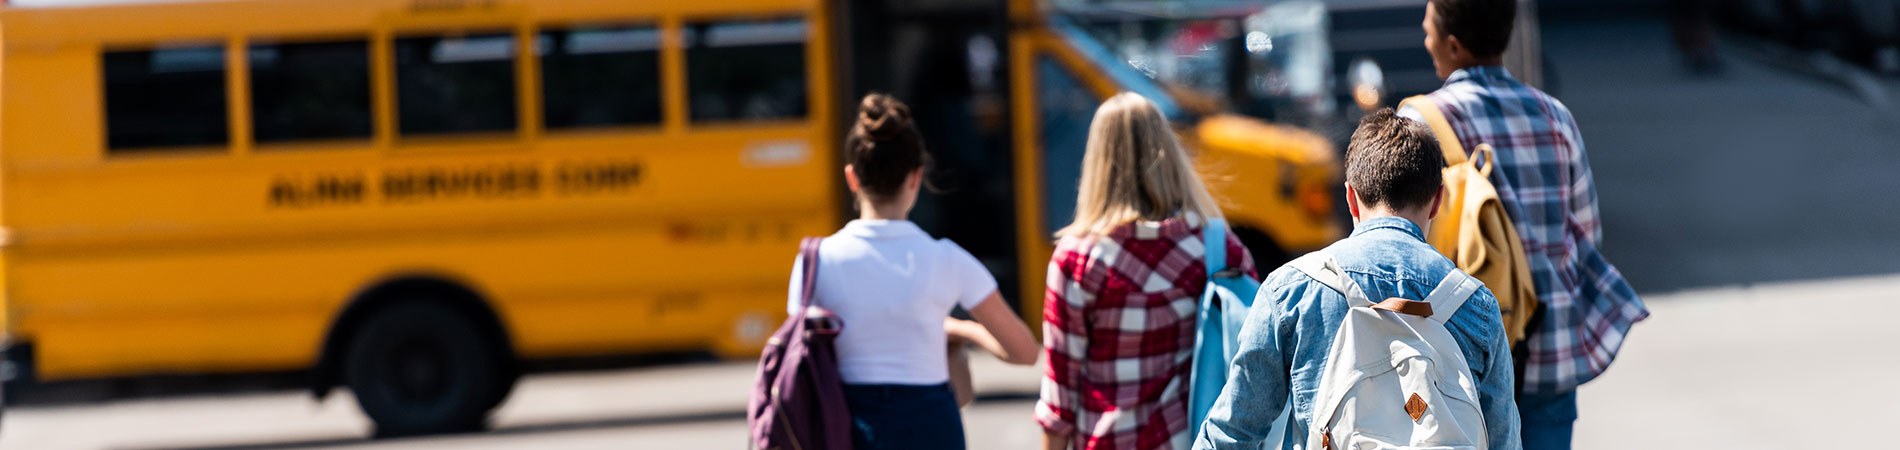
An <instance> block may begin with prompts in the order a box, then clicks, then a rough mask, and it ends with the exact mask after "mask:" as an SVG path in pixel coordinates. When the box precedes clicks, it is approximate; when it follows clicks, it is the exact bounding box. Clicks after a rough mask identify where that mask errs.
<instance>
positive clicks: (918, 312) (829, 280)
mask: <svg viewBox="0 0 1900 450" xmlns="http://www.w3.org/2000/svg"><path fill="white" fill-rule="evenodd" d="M844 147H845V148H844V156H845V162H846V164H845V166H844V178H845V183H846V184H847V185H849V186H850V188H851V192H852V193H853V194H854V195H855V197H856V200H855V203H856V206H857V210H858V212H859V217H858V219H857V220H853V221H851V222H850V223H847V224H845V226H844V228H843V229H840V230H838V232H837V233H835V234H832V235H831V236H829V237H826V238H825V240H824V241H823V243H821V244H820V245H819V248H818V255H819V257H818V265H819V267H818V271H817V272H818V275H817V279H816V281H815V282H814V283H815V284H814V289H815V291H814V298H815V300H814V302H815V303H816V304H818V305H822V306H823V307H824V308H826V309H829V310H830V311H831V313H832V314H834V315H836V316H837V317H838V318H840V319H842V321H843V322H844V324H845V328H844V331H842V332H840V333H839V334H838V338H837V340H836V341H835V347H836V349H837V355H838V372H839V376H840V377H841V378H843V380H844V384H845V386H844V394H845V402H846V404H848V405H849V406H850V409H851V425H852V436H851V442H852V446H853V447H854V448H856V449H858V450H866V449H961V448H964V436H963V421H962V417H961V415H960V414H959V412H958V405H957V398H956V394H955V393H954V392H953V390H952V388H951V386H950V384H949V382H950V373H949V368H948V363H947V360H946V358H947V353H946V352H947V349H948V344H949V342H951V341H952V340H954V341H960V342H969V343H973V344H976V345H977V346H979V347H982V348H983V349H984V350H986V351H989V352H990V353H994V354H996V355H997V356H998V357H999V358H1001V359H1002V360H1003V361H1005V362H1008V363H1010V364H1016V365H1029V364H1034V363H1035V362H1036V358H1037V357H1038V356H1039V354H1040V352H1041V348H1040V347H1039V346H1037V344H1036V340H1035V337H1034V336H1033V335H1032V334H1031V333H1030V331H1029V327H1028V326H1027V325H1025V324H1024V323H1023V321H1022V319H1020V318H1018V317H1017V315H1016V312H1015V311H1013V310H1011V309H1010V306H1009V304H1008V303H1007V302H1006V301H1004V300H1003V297H1002V294H1001V293H1000V292H998V291H997V289H996V279H995V278H993V277H991V276H990V273H989V270H988V269H986V268H984V267H983V265H982V263H979V262H977V260H976V258H975V257H973V256H970V253H969V252H967V251H964V250H963V248H962V247H958V246H957V244H956V243H953V242H950V241H949V240H944V239H932V238H931V237H930V235H929V234H926V233H924V231H923V229H920V228H918V227H917V225H916V224H913V223H911V222H910V221H909V220H907V219H906V218H907V217H908V216H909V214H910V210H911V207H912V206H914V205H915V204H916V202H917V193H918V191H919V190H921V189H923V188H924V185H925V183H924V168H925V167H927V166H929V165H930V155H929V154H928V153H926V152H925V151H924V140H923V136H922V135H921V134H919V133H918V132H917V129H916V127H915V126H914V125H913V123H912V121H911V116H910V108H908V107H906V106H904V104H903V103H902V102H899V101H897V99H894V98H891V97H890V96H888V95H884V94H879V93H873V94H870V95H867V96H865V97H864V100H863V101H862V102H860V103H859V105H858V117H857V121H856V123H854V124H852V126H851V130H850V131H849V132H848V133H847V134H846V136H845V140H844ZM803 265H804V261H803V259H802V258H801V259H799V260H798V261H797V262H795V263H794V264H793V268H792V277H793V283H792V284H793V285H794V286H795V288H796V285H797V284H798V283H797V281H798V279H799V278H801V275H802V269H803ZM791 297H792V298H793V299H794V300H793V301H792V303H791V304H790V306H789V307H790V308H793V309H796V308H798V307H799V304H798V301H797V300H796V298H797V297H798V296H797V295H796V293H794V295H792V296H791ZM958 306H962V307H963V308H964V309H965V310H968V311H969V312H970V316H971V317H974V318H975V319H976V320H975V321H968V320H959V319H954V318H951V317H950V311H951V310H952V309H954V308H955V307H958Z"/></svg>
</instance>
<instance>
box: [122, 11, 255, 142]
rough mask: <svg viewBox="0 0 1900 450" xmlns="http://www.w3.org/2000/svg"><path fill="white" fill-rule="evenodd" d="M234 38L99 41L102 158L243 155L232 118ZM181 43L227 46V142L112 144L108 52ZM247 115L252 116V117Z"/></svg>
mask: <svg viewBox="0 0 1900 450" xmlns="http://www.w3.org/2000/svg"><path fill="white" fill-rule="evenodd" d="M234 39H235V37H233V36H205V37H181V38H174V39H164V40H150V41H130V42H101V43H99V45H98V46H97V47H95V49H96V51H94V52H93V53H94V54H95V55H96V56H95V57H94V58H93V60H94V61H96V62H97V64H98V66H96V67H97V68H98V70H97V72H96V73H97V74H98V77H99V78H98V80H99V82H98V86H99V87H98V90H99V107H98V109H99V156H100V159H101V160H103V161H107V162H114V161H145V160H172V159H210V158H213V157H231V156H237V155H239V154H240V152H239V150H238V142H239V140H238V137H239V136H238V135H237V134H236V133H237V129H236V128H234V127H233V126H232V125H233V124H232V121H234V120H236V118H237V114H236V112H235V111H231V102H232V101H233V99H232V98H231V95H232V89H233V86H232V85H231V84H232V83H233V82H234V81H235V80H234V79H233V77H234V76H235V75H234V72H237V69H236V67H233V66H232V64H233V63H234V62H233V61H232V60H231V58H232V53H233V50H232V48H234V47H233V40H234ZM177 47H220V48H221V49H222V50H223V52H222V53H223V55H224V70H223V71H222V74H223V75H224V102H225V111H224V119H225V125H224V126H225V129H224V133H225V136H224V144H223V145H173V146H163V145H161V146H150V147H124V148H117V149H115V148H114V147H112V120H111V119H112V113H111V110H110V108H109V105H110V100H108V99H107V97H108V96H109V92H107V89H106V87H107V80H106V67H105V58H106V54H108V53H115V52H138V51H146V52H149V51H157V50H160V49H164V48H177ZM244 81H246V82H248V81H249V80H244ZM246 98H247V100H246V101H249V100H248V97H246ZM246 118H247V119H248V117H246ZM245 133H249V130H245ZM114 150H120V151H119V152H115V151H114Z"/></svg>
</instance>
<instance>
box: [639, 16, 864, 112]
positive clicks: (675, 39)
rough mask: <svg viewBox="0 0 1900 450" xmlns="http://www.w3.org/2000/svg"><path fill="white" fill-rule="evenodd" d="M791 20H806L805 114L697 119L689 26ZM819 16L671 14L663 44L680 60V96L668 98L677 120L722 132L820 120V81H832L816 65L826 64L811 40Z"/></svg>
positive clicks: (677, 65) (677, 70)
mask: <svg viewBox="0 0 1900 450" xmlns="http://www.w3.org/2000/svg"><path fill="white" fill-rule="evenodd" d="M789 20H797V21H800V22H803V23H804V26H805V38H804V40H803V41H802V42H800V45H801V46H802V47H803V48H804V53H803V55H802V56H803V57H804V60H805V61H804V63H803V65H804V73H805V114H804V115H803V116H802V117H797V118H774V119H763V120H747V119H719V120H710V121H694V120H693V117H692V114H693V112H692V104H691V103H692V98H691V94H692V87H691V86H690V85H689V84H690V82H691V80H692V74H691V73H688V72H687V71H688V70H689V69H690V67H688V62H687V51H688V50H691V48H689V47H688V46H687V45H686V29H687V26H688V25H701V24H719V23H733V22H756V23H767V22H781V21H789ZM818 20H819V19H816V18H814V15H813V14H811V13H810V12H808V11H800V10H788V11H777V12H758V13H747V14H716V13H715V14H682V15H677V16H674V17H672V18H671V20H670V22H669V26H670V31H668V32H667V33H668V34H667V38H666V41H665V43H664V44H662V45H663V46H665V47H668V48H670V49H672V50H673V52H674V53H675V54H677V58H678V60H677V61H675V62H676V63H677V64H676V66H675V67H673V68H672V70H675V71H676V73H675V74H674V75H675V76H677V77H678V78H679V83H678V86H677V88H678V95H679V97H678V98H676V99H675V98H668V99H666V100H667V101H669V102H672V104H674V105H677V109H678V110H679V111H678V113H679V115H678V120H679V122H680V126H681V127H682V128H683V129H684V130H690V131H692V132H703V133H720V132H730V131H743V130H748V129H756V128H765V127H780V126H795V125H796V126H806V125H809V124H811V123H813V122H815V121H818V120H819V119H820V118H818V117H815V116H816V115H817V114H820V111H821V110H820V108H819V106H820V104H821V103H823V102H824V101H825V100H826V99H821V98H818V96H817V94H816V93H818V92H821V91H820V90H819V89H818V88H819V87H820V86H819V83H826V82H828V81H832V80H821V79H819V78H820V77H821V76H822V75H826V73H824V72H820V71H819V68H818V67H817V66H818V65H819V64H824V63H825V61H820V60H819V59H820V55H819V54H818V53H817V51H818V49H816V48H815V47H817V45H813V43H812V41H814V40H818V39H819V38H820V34H819V33H821V32H822V30H817V29H815V27H817V26H820V25H817V24H815V22H817V21H818ZM823 25H825V26H829V25H831V22H830V21H829V20H825V22H824V24H823ZM826 38H827V39H829V38H830V37H829V36H826ZM664 58H665V55H662V64H661V65H662V66H665V65H666V64H665V61H664ZM823 92H829V93H831V94H834V95H835V94H836V92H834V91H832V90H824V91H823ZM851 104H852V105H853V106H855V105H857V102H856V101H853V102H851ZM665 112H666V113H671V112H673V111H671V110H668V111H665ZM854 112H855V111H854Z"/></svg>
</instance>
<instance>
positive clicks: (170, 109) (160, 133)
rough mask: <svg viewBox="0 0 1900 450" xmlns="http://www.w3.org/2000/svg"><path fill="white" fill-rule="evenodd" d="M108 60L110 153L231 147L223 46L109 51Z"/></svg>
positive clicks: (108, 134) (106, 64) (104, 62)
mask: <svg viewBox="0 0 1900 450" xmlns="http://www.w3.org/2000/svg"><path fill="white" fill-rule="evenodd" d="M102 59H103V61H102V63H103V64H102V65H103V66H104V71H105V97H106V101H105V103H106V111H105V113H106V124H105V126H106V148H107V149H108V150H107V152H108V153H114V154H121V153H135V152H145V151H151V150H152V149H161V148H165V147H185V148H192V147H198V148H202V147H206V146H223V145H225V144H226V143H227V142H229V139H230V134H229V123H228V122H227V120H226V116H225V114H226V111H225V110H226V105H225V92H224V89H225V88H224V70H225V67H224V48H223V47H222V46H218V45H194V46H173V47H160V48H156V49H150V50H132V51H109V52H105V53H104V55H103V58H102Z"/></svg>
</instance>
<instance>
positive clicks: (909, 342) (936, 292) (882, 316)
mask: <svg viewBox="0 0 1900 450" xmlns="http://www.w3.org/2000/svg"><path fill="white" fill-rule="evenodd" d="M818 261H819V265H818V283H817V284H818V286H817V287H818V288H817V290H816V291H815V292H814V293H813V294H815V295H814V299H813V301H814V302H816V303H817V304H818V305H819V306H823V307H824V308H825V309H829V310H831V312H832V313H833V314H836V315H837V316H838V318H840V319H842V320H843V321H844V331H843V332H842V333H839V334H838V340H837V349H838V374H839V376H841V377H843V378H844V382H846V383H851V384H909V385H932V384H940V383H944V382H947V381H949V380H950V370H949V368H948V367H947V366H945V362H944V361H945V357H944V349H945V339H946V338H945V336H944V331H943V318H945V317H949V316H950V311H951V309H953V307H955V306H958V305H961V306H963V307H964V308H965V309H968V308H974V307H976V305H977V304H978V303H981V302H982V301H983V299H985V298H989V295H990V294H991V293H993V292H996V279H995V278H993V277H991V276H990V272H989V270H988V269H987V268H984V267H983V264H982V263H980V262H977V260H976V257H973V256H970V252H967V251H964V250H963V248H962V247H958V246H957V244H956V243H953V242H950V241H949V240H939V239H931V238H930V235H929V234H925V233H924V230H923V229H920V228H917V225H916V224H913V223H910V221H905V220H853V221H851V223H848V224H845V226H844V229H841V230H838V233H837V234H833V235H831V236H830V237H828V238H826V239H825V242H824V244H822V245H819V246H818ZM804 264H805V262H804V259H803V258H798V259H795V260H794V262H793V263H792V282H791V283H790V286H791V291H790V292H789V293H788V297H789V301H788V304H787V305H786V311H787V312H791V311H796V309H797V308H798V302H799V292H800V291H801V289H803V288H802V287H801V286H799V278H800V277H799V274H800V273H801V272H802V271H803V267H804Z"/></svg>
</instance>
